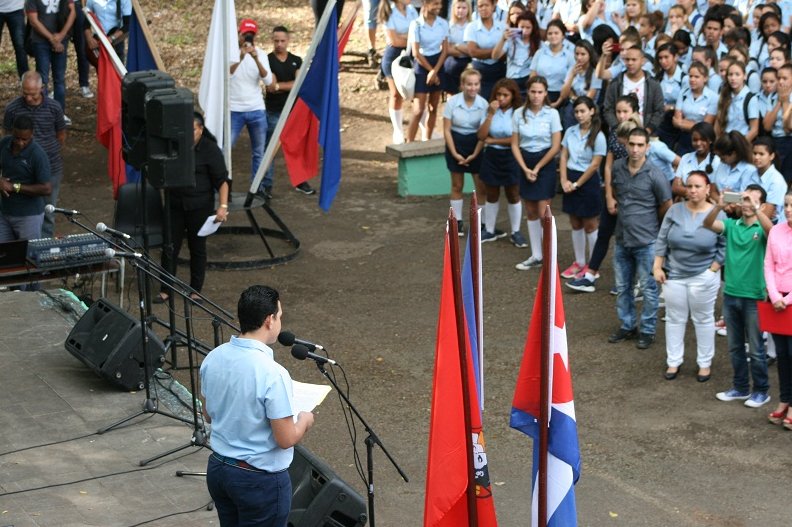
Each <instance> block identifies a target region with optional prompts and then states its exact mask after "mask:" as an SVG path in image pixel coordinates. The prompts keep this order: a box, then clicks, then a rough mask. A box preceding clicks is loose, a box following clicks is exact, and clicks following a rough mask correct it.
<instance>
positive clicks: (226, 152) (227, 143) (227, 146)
mask: <svg viewBox="0 0 792 527" xmlns="http://www.w3.org/2000/svg"><path fill="white" fill-rule="evenodd" d="M222 1H223V13H222V18H221V20H222V21H223V22H222V26H223V66H224V67H225V73H224V74H223V157H224V158H225V164H226V168H227V169H228V178H229V179H233V169H232V166H231V108H230V107H229V105H228V90H229V85H230V77H231V63H230V61H229V60H228V53H229V51H231V50H229V49H228V38H229V37H230V35H229V34H228V22H229V20H228V2H233V1H234V0H222ZM234 25H236V20H234Z"/></svg>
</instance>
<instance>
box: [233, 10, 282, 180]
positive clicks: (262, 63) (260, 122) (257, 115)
mask: <svg viewBox="0 0 792 527" xmlns="http://www.w3.org/2000/svg"><path fill="white" fill-rule="evenodd" d="M257 34H258V24H256V22H255V20H251V19H249V18H245V19H242V21H241V22H239V62H235V63H233V64H231V78H230V79H229V90H228V106H229V109H230V110H231V145H232V146H233V145H234V144H236V140H237V138H238V137H239V133H240V132H241V131H242V128H243V127H247V130H248V135H249V136H250V147H251V151H252V152H251V154H252V167H251V169H252V171H251V176H250V177H251V181H252V179H253V178H254V177H255V175H256V172H257V171H258V168H259V165H260V164H261V160H262V159H263V158H264V148H265V147H266V145H267V112H266V110H265V107H264V94H263V92H262V91H261V85H260V82H261V81H264V85H265V86H269V85H271V84H272V83H273V82H274V77H273V75H272V71H271V70H270V65H269V60H267V54H266V53H265V52H264V50H263V49H260V48H258V47H256V44H255V40H256V35H257ZM258 191H259V192H260V193H262V194H263V193H264V188H263V186H262V187H260V188H259V189H258Z"/></svg>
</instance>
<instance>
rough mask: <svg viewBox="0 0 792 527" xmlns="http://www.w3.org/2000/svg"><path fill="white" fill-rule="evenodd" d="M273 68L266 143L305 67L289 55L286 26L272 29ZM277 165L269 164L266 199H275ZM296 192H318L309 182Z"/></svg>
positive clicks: (270, 58)
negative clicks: (273, 188) (299, 72)
mask: <svg viewBox="0 0 792 527" xmlns="http://www.w3.org/2000/svg"><path fill="white" fill-rule="evenodd" d="M267 59H268V60H269V64H270V69H271V70H272V73H273V74H274V75H275V79H276V81H275V82H273V83H272V84H270V85H269V86H267V144H269V142H270V140H271V139H272V134H273V132H274V131H275V126H277V124H278V119H280V116H281V112H283V107H284V106H285V105H286V99H288V98H289V92H290V91H291V89H292V87H293V86H294V80H295V79H296V78H297V72H298V71H299V70H300V68H301V67H302V59H301V58H300V57H298V56H297V55H294V54H292V53H290V52H289V30H288V29H286V28H285V27H284V26H275V28H273V30H272V53H270V54H268V55H267ZM274 174H275V164H274V163H272V164H270V166H269V168H268V169H267V174H266V175H265V176H264V182H263V186H264V193H265V197H266V198H267V199H269V198H271V197H272V177H273V175H274ZM295 189H296V190H297V191H299V192H302V193H303V194H307V195H311V194H315V193H316V191H315V190H314V189H313V188H312V187H311V185H309V184H308V182H307V181H306V182H303V183H300V184H299V185H297V186H296V187H295Z"/></svg>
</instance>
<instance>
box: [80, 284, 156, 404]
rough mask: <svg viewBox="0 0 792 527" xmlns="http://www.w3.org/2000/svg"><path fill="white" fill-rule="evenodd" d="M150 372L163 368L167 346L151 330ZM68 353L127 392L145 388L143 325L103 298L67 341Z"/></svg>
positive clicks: (89, 311)
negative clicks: (141, 328) (161, 366)
mask: <svg viewBox="0 0 792 527" xmlns="http://www.w3.org/2000/svg"><path fill="white" fill-rule="evenodd" d="M147 331H148V352H149V353H148V357H149V372H150V373H153V372H154V370H155V369H156V368H159V367H160V365H161V364H162V358H163V356H164V355H165V345H164V344H163V343H162V340H160V338H159V337H157V335H155V334H154V332H152V331H151V329H148V330H147ZM66 351H68V352H69V353H71V354H72V355H74V356H75V357H77V358H78V359H80V361H82V363H83V364H85V365H86V366H88V367H89V368H91V369H92V370H93V371H94V372H96V373H97V374H98V375H99V376H100V377H103V378H105V379H107V380H108V381H110V382H111V383H112V384H114V385H115V386H117V387H119V388H122V389H124V390H126V391H130V390H139V389H142V388H143V380H144V373H143V335H142V332H141V331H140V321H139V320H137V319H135V318H133V317H132V316H131V315H129V314H128V313H126V312H125V311H122V310H121V309H120V308H118V307H116V306H115V305H113V304H111V303H110V302H109V301H108V300H106V299H104V298H102V299H100V300H98V301H96V302H94V304H93V305H92V306H91V308H90V309H89V310H88V311H86V313H85V314H84V315H83V316H82V318H81V319H80V320H79V321H77V324H75V325H74V327H73V328H72V330H71V332H70V333H69V336H68V337H67V338H66Z"/></svg>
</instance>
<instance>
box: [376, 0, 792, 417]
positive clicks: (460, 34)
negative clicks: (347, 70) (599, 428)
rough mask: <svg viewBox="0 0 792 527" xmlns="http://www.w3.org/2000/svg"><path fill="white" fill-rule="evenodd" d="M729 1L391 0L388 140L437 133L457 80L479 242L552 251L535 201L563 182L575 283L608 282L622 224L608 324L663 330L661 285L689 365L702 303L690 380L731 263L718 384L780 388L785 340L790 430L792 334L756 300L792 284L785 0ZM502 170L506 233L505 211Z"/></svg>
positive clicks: (452, 145)
mask: <svg viewBox="0 0 792 527" xmlns="http://www.w3.org/2000/svg"><path fill="white" fill-rule="evenodd" d="M729 4H734V5H729ZM729 4H724V3H723V2H722V0H709V1H706V0H705V1H701V0H699V1H695V0H680V1H678V2H677V3H673V2H671V1H670V0H626V1H623V0H582V1H581V0H529V1H528V2H527V4H524V3H522V2H520V1H516V2H513V3H511V4H504V3H503V2H501V1H497V2H496V0H477V3H476V5H475V6H473V5H471V4H470V3H469V1H468V0H451V2H450V3H449V4H447V5H443V2H442V1H441V0H425V1H424V2H423V5H421V7H420V11H419V10H416V9H415V7H413V6H412V5H411V3H410V1H409V0H396V1H395V2H385V1H384V0H383V1H382V2H381V3H380V5H379V19H378V20H379V22H380V23H381V24H382V25H384V26H385V34H386V42H387V47H386V49H385V52H384V54H383V60H382V63H381V68H382V74H383V75H384V76H385V77H386V78H387V79H388V82H389V85H390V88H391V89H390V93H391V97H390V102H389V110H390V117H391V123H392V125H393V141H394V142H395V143H399V142H403V141H414V140H416V138H417V137H418V132H419V130H420V132H421V139H424V140H425V139H427V138H429V137H431V136H432V132H433V129H434V123H435V119H436V115H437V113H438V111H439V110H438V107H439V106H440V104H441V96H444V97H445V98H447V100H446V101H445V107H444V108H443V110H442V113H441V115H442V121H443V126H442V130H443V136H444V138H445V141H446V160H447V165H448V170H449V172H450V173H451V207H452V209H453V211H454V214H455V216H456V217H457V219H458V220H461V218H462V209H463V195H462V187H463V182H464V179H463V178H464V174H465V173H471V174H472V175H473V178H474V181H475V186H476V193H477V196H478V200H479V202H480V203H481V202H483V203H485V205H484V215H483V218H484V219H483V231H482V241H483V242H492V241H495V240H497V239H500V238H504V237H507V236H509V237H510V240H511V242H512V243H513V244H514V245H515V246H517V247H528V246H530V248H531V255H530V257H529V258H528V259H526V260H524V261H521V262H519V263H518V264H517V265H516V267H517V269H520V270H528V269H531V268H534V267H539V266H541V263H542V259H543V254H542V244H541V228H540V223H539V215H540V212H541V211H543V210H544V209H545V207H546V206H547V205H549V204H550V203H551V201H552V199H553V198H554V197H555V195H556V193H557V192H559V191H560V192H561V193H562V194H563V198H562V205H561V206H562V210H563V212H564V213H565V214H567V215H568V216H569V220H570V224H571V227H572V236H571V238H572V248H573V254H574V261H573V262H572V263H571V265H569V267H567V268H566V269H564V271H563V273H562V276H563V277H564V278H566V279H568V280H569V281H568V282H567V283H566V285H567V286H568V287H570V288H571V289H574V290H576V291H581V292H594V291H595V290H596V282H597V279H598V278H599V270H600V267H601V265H602V263H603V261H604V258H605V256H606V254H607V252H608V247H609V243H610V240H611V237H613V236H615V237H616V244H615V245H616V249H615V252H616V254H615V256H614V266H615V274H616V286H617V287H616V288H615V289H616V291H615V292H614V293H615V294H617V314H618V316H619V320H620V324H621V325H620V327H619V329H618V330H617V331H616V332H615V333H614V334H613V335H611V337H610V339H609V341H610V342H613V343H616V342H622V341H624V340H627V339H631V338H635V339H637V341H638V342H637V346H638V347H639V348H641V349H645V348H647V347H649V346H650V345H651V344H652V343H653V341H654V333H655V324H656V309H657V305H658V304H659V301H658V298H657V297H658V296H659V295H658V293H659V291H658V284H661V285H662V294H663V296H664V299H665V304H666V327H665V329H666V343H667V344H666V350H667V369H666V371H665V373H664V377H665V378H666V379H668V380H673V379H676V378H677V377H678V375H679V371H680V366H681V365H682V362H683V360H684V344H683V343H684V329H685V326H686V324H687V321H688V319H689V318H691V319H692V321H693V325H694V327H695V330H696V341H697V348H698V349H697V366H698V371H697V375H696V378H697V380H698V381H699V382H706V381H708V380H709V379H710V373H711V370H710V368H711V363H712V358H713V355H714V352H715V345H714V339H715V334H716V333H715V331H716V327H717V325H716V323H715V316H714V312H715V301H716V298H717V295H718V292H719V290H720V288H721V277H723V279H724V281H725V288H724V308H723V309H724V313H723V314H724V317H723V318H724V325H725V328H723V329H722V330H721V332H723V331H725V332H726V334H727V336H728V341H729V351H730V355H731V358H732V364H733V366H734V370H735V374H734V379H733V386H732V388H730V389H728V390H726V391H724V392H719V393H718V398H719V399H721V400H724V401H733V400H741V401H745V404H746V406H749V407H760V406H762V405H764V404H765V403H767V401H769V400H770V396H769V394H768V389H769V384H768V380H767V361H766V360H765V359H766V356H767V352H768V351H770V352H771V353H773V352H774V353H775V355H776V356H777V360H778V373H779V385H780V403H779V405H778V407H777V408H776V410H775V411H774V412H773V413H771V414H770V416H769V418H770V420H771V421H772V422H775V423H779V424H784V426H786V427H787V428H791V429H792V413H790V414H788V413H787V412H788V408H789V403H790V402H792V348H790V342H792V340H791V339H792V337H789V336H785V335H780V334H779V335H773V337H772V338H770V339H769V340H768V341H767V344H765V342H764V341H763V339H762V336H761V333H760V332H759V323H758V318H757V311H756V306H757V304H756V302H757V300H759V301H761V300H765V299H766V298H768V297H769V299H770V301H771V303H772V306H773V308H774V309H775V311H777V312H784V311H785V309H786V306H787V305H788V304H789V303H790V301H792V295H790V292H792V243H790V242H791V241H792V194H790V193H789V184H790V182H791V181H792V155H789V152H790V147H792V104H790V102H792V62H791V61H790V48H791V47H792V44H791V42H790V40H791V39H790V34H789V30H790V24H792V7H790V6H792V4H788V3H784V4H779V3H775V2H768V3H761V1H760V0H753V1H752V0H734V1H733V2H729ZM444 13H447V18H444ZM405 50H406V52H407V53H408V54H412V55H413V57H414V64H415V67H414V71H415V74H416V84H415V92H416V95H415V99H414V101H413V103H412V112H411V116H410V123H409V127H408V129H407V133H406V134H405V133H404V130H403V121H402V119H403V116H402V105H403V104H404V101H403V100H402V99H401V97H400V96H399V94H398V91H397V90H396V87H395V84H394V82H393V78H392V76H391V64H392V63H393V61H394V60H395V59H396V58H397V57H398V56H399V55H401V54H402V52H404V51H405ZM444 92H445V93H444ZM443 94H444V95H443ZM501 188H503V190H504V193H505V195H506V200H507V204H508V205H507V206H508V220H509V221H508V232H507V231H503V230H500V229H498V228H497V227H496V225H497V221H498V213H499V199H500V189H501ZM523 209H524V210H523ZM523 214H525V216H526V217H527V234H528V236H527V240H526V237H525V236H523V235H522V233H521V232H520V231H521V223H522V218H523ZM724 264H725V266H724ZM722 268H723V271H722V270H721V269H722ZM636 282H637V286H636ZM634 288H635V289H634ZM638 295H641V296H643V306H642V314H641V315H640V320H639V319H637V318H636V315H635V300H636V296H638ZM746 343H747V350H746ZM766 348H769V350H768V349H766ZM773 348H775V349H774V350H773ZM748 357H750V360H748ZM749 365H750V367H749ZM749 371H750V375H749ZM749 377H751V378H752V379H753V385H751V383H750V382H749Z"/></svg>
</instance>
